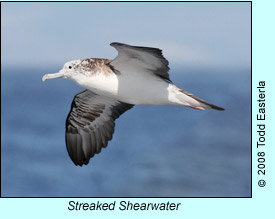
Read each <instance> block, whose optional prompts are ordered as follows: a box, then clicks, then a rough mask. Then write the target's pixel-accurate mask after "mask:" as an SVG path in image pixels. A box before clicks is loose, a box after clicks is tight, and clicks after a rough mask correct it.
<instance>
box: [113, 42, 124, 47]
mask: <svg viewBox="0 0 275 219" xmlns="http://www.w3.org/2000/svg"><path fill="white" fill-rule="evenodd" d="M122 45H125V44H123V43H119V42H112V43H110V46H122Z"/></svg>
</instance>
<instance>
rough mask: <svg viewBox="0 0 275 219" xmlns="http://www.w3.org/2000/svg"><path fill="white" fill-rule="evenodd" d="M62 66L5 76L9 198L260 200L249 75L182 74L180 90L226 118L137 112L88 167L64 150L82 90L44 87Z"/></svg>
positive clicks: (174, 75) (162, 110)
mask: <svg viewBox="0 0 275 219" xmlns="http://www.w3.org/2000/svg"><path fill="white" fill-rule="evenodd" d="M58 69H59V68H55V67H51V68H48V69H39V68H37V69H2V75H1V79H2V80H1V85H2V86H1V106H2V108H1V128H2V129H1V136H2V138H1V189H2V194H1V195H2V196H4V197H15V196H16V197H48V196H50V197H139V196H142V197H249V196H250V195H251V96H250V95H251V93H250V92H251V87H250V86H251V85H250V84H251V78H250V69H247V70H244V69H237V70H226V69H219V70H218V69H215V70H213V71H207V72H206V71H204V70H192V69H189V70H186V69H185V73H182V72H181V71H180V70H179V69H178V70H174V72H171V73H170V74H171V79H172V81H173V82H175V84H177V85H179V86H180V87H182V88H184V89H186V90H187V91H189V92H191V93H193V94H195V95H196V96H198V97H200V98H202V99H205V100H206V101H208V102H211V103H214V104H216V105H218V106H222V107H224V108H226V111H215V110H206V111H199V110H194V109H189V108H187V107H181V106H135V107H134V108H133V109H131V110H129V111H127V112H126V113H125V114H123V115H122V116H121V117H120V118H119V119H118V120H116V128H115V133H114V136H113V140H112V141H111V142H109V144H108V147H107V148H106V149H103V150H102V152H101V153H100V154H98V155H96V156H95V157H94V158H92V159H91V160H90V163H89V165H87V166H83V167H77V166H75V165H74V164H73V163H72V161H71V160H70V158H69V156H68V154H67V151H66V146H65V120H66V117H67V114H68V112H69V110H70V105H71V101H72V99H73V97H74V95H75V94H76V93H77V92H79V91H81V90H83V89H82V88H80V87H78V86H77V85H76V84H74V83H73V82H71V81H69V80H65V79H55V80H49V81H47V82H45V83H43V82H42V81H41V78H42V76H43V75H44V74H45V73H48V72H55V71H57V70H58Z"/></svg>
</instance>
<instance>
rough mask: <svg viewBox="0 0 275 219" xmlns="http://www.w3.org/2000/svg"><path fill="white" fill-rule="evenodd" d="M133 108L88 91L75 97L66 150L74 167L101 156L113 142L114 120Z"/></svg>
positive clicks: (70, 115)
mask: <svg viewBox="0 0 275 219" xmlns="http://www.w3.org/2000/svg"><path fill="white" fill-rule="evenodd" d="M132 107H133V105H131V104H127V103H123V102H120V101H117V100H113V99H110V98H107V97H104V96H99V95H97V94H95V93H93V92H91V91H89V90H84V91H83V92H80V93H78V94H77V95H75V97H74V100H73V102H72V105H71V111H70V113H69V115H68V117H67V120H66V146H67V150H68V153H69V155H70V157H71V159H72V161H73V162H74V164H75V165H80V166H82V165H83V164H88V163H89V160H90V158H91V157H93V156H94V155H95V154H98V153H100V151H101V148H102V147H106V146H107V144H108V141H109V140H111V139H112V135H113V133H114V127H115V120H116V119H117V118H118V117H119V116H120V115H121V114H122V113H124V112H125V111H127V110H128V109H131V108H132Z"/></svg>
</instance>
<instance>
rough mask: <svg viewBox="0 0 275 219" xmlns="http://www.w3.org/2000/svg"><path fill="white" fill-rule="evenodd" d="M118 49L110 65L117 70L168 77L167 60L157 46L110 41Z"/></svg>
mask: <svg viewBox="0 0 275 219" xmlns="http://www.w3.org/2000/svg"><path fill="white" fill-rule="evenodd" d="M110 45H111V46H113V47H115V48H116V49H117V51H118V56H117V57H116V58H115V59H114V60H113V61H112V62H111V63H110V65H111V66H112V67H113V68H114V69H116V70H118V71H120V72H121V71H123V70H124V71H127V73H130V72H131V71H129V70H133V71H136V72H141V73H142V72H149V73H153V74H156V75H158V76H160V77H162V78H164V79H166V80H169V81H170V78H169V74H168V71H169V67H168V64H169V63H168V61H167V60H166V59H165V58H164V57H163V55H162V51H161V50H160V49H157V48H151V47H139V46H130V45H126V44H122V43H111V44H110Z"/></svg>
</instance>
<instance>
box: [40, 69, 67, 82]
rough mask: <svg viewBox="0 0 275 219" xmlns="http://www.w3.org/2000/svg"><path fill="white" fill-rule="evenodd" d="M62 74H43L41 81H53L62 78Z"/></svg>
mask: <svg viewBox="0 0 275 219" xmlns="http://www.w3.org/2000/svg"><path fill="white" fill-rule="evenodd" d="M64 76H65V75H64V72H61V71H60V72H58V73H54V74H45V75H44V76H43V78H42V81H46V80H48V79H53V78H63V77H64Z"/></svg>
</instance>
